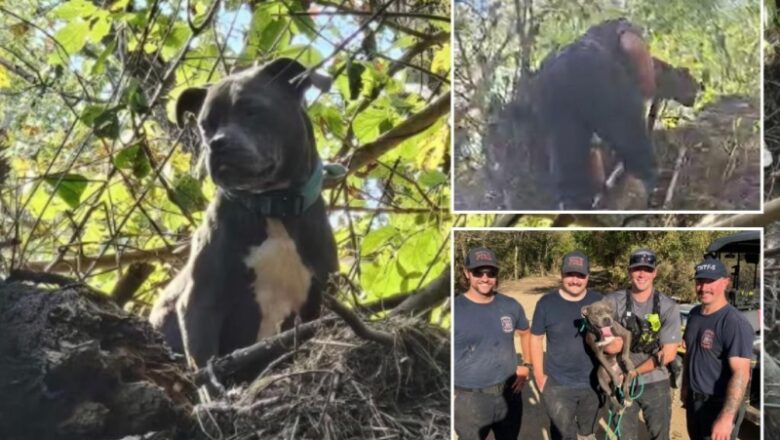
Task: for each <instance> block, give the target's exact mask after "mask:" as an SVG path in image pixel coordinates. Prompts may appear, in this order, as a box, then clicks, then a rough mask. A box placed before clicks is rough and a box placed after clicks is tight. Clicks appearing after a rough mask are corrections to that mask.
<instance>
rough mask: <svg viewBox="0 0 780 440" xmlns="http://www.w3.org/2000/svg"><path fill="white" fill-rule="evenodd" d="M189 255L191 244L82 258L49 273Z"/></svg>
mask: <svg viewBox="0 0 780 440" xmlns="http://www.w3.org/2000/svg"><path fill="white" fill-rule="evenodd" d="M188 253H189V244H187V245H186V246H182V247H178V248H171V249H169V248H167V247H160V248H156V249H149V250H142V251H132V252H125V253H123V254H121V255H116V254H109V255H102V256H100V257H81V258H72V259H67V260H62V261H60V262H59V263H57V264H56V265H54V267H51V268H50V269H49V272H60V273H62V272H69V271H71V270H74V268H77V267H80V266H85V265H91V264H94V269H105V268H110V267H116V265H117V261H119V262H121V263H123V264H131V263H140V262H144V261H152V260H159V261H168V260H172V259H174V258H178V257H182V258H185V257H186V256H187V255H188ZM49 264H51V263H50V262H45V261H34V262H29V263H26V264H25V265H24V268H25V269H27V270H31V271H42V270H44V269H46V266H48V265H49Z"/></svg>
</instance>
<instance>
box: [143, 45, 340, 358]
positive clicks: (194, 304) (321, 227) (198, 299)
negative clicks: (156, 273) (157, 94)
mask: <svg viewBox="0 0 780 440" xmlns="http://www.w3.org/2000/svg"><path fill="white" fill-rule="evenodd" d="M304 70H305V69H304V68H303V66H301V65H300V64H299V63H298V62H296V61H293V60H289V59H279V60H276V61H274V62H272V63H270V64H268V65H265V66H261V67H255V68H252V69H249V70H247V71H243V72H240V73H237V74H233V75H230V76H228V77H226V78H224V79H223V80H221V81H220V82H218V83H216V84H215V85H213V86H211V87H209V88H207V89H206V88H193V89H188V90H186V91H184V92H183V93H182V95H181V96H180V97H179V100H178V101H177V106H176V113H177V119H178V122H179V124H180V125H181V124H183V123H184V117H185V114H186V112H191V113H193V114H196V115H198V117H197V119H198V125H199V127H200V131H201V135H202V139H203V143H204V146H205V147H206V154H207V156H206V157H207V167H208V171H209V175H210V176H211V178H212V179H213V180H214V182H215V183H216V185H217V186H218V192H217V195H216V198H215V199H214V200H213V201H212V203H211V205H210V206H209V208H208V211H207V213H206V218H205V219H204V221H203V224H202V225H201V226H200V227H199V228H198V230H197V231H196V232H195V234H194V236H193V238H192V244H191V251H190V257H189V260H188V261H187V264H186V265H185V266H184V268H183V269H182V270H181V272H179V274H178V275H177V276H176V277H175V279H174V280H173V281H172V282H171V283H170V284H169V286H168V287H167V288H166V290H165V292H164V293H163V294H162V296H161V298H160V299H159V300H158V301H157V303H156V304H155V306H154V310H153V311H152V314H151V316H150V320H151V321H152V323H153V325H154V327H156V328H157V329H159V330H161V331H162V333H163V334H164V336H165V339H166V341H167V342H168V343H169V344H170V345H171V346H172V347H173V348H174V350H177V351H183V352H185V353H186V355H187V358H188V361H189V362H190V364H191V365H193V366H194V367H203V366H204V365H206V363H207V361H208V360H209V358H211V357H212V356H215V355H221V354H225V353H229V352H231V351H232V350H234V349H236V348H240V347H243V346H247V345H251V344H253V343H254V342H256V341H257V340H258V339H259V338H263V337H266V336H270V335H272V334H274V333H276V332H278V331H279V330H280V329H286V328H289V327H291V326H292V324H293V322H294V318H296V317H299V318H300V319H302V320H304V321H306V320H311V319H314V318H315V317H317V316H318V314H319V308H320V303H321V296H322V291H323V290H324V289H325V286H326V283H327V280H328V276H329V274H330V273H332V272H335V271H336V270H337V269H338V261H337V255H336V245H335V241H334V238H333V232H332V231H331V228H330V224H329V222H328V217H327V213H326V210H325V203H324V201H323V200H322V197H321V196H318V198H317V200H316V201H315V202H314V204H313V205H312V206H311V207H310V208H308V210H306V211H305V212H303V214H302V215H300V216H288V217H282V218H272V217H267V216H264V215H261V214H259V213H258V212H256V211H254V210H253V209H252V206H253V205H252V203H251V201H252V198H253V197H256V195H255V194H257V193H261V192H264V191H268V190H278V189H285V188H299V187H300V186H301V185H302V184H303V182H305V181H306V180H307V179H308V178H309V177H310V176H311V175H312V173H313V171H314V169H315V166H316V164H317V163H318V161H319V158H318V155H317V148H316V146H315V141H314V134H313V130H312V126H311V122H310V121H309V119H308V117H307V115H306V112H305V110H304V108H303V105H302V101H303V94H304V92H305V91H306V89H307V88H308V87H309V86H310V85H312V81H313V80H312V77H311V76H310V77H306V78H303V79H301V78H302V77H303V76H304V75H301V74H302V73H303V72H304ZM321 78H322V77H316V79H317V80H318V81H319V80H320V79H321Z"/></svg>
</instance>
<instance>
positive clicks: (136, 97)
mask: <svg viewBox="0 0 780 440" xmlns="http://www.w3.org/2000/svg"><path fill="white" fill-rule="evenodd" d="M124 100H125V102H126V103H127V105H128V107H130V111H132V112H133V113H137V114H145V113H147V112H148V111H149V103H148V102H147V101H146V95H144V91H143V89H142V88H141V85H140V84H139V83H138V80H137V79H135V78H132V79H131V80H130V84H129V85H128V87H127V88H126V89H125V94H124Z"/></svg>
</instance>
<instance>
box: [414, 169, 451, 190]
mask: <svg viewBox="0 0 780 440" xmlns="http://www.w3.org/2000/svg"><path fill="white" fill-rule="evenodd" d="M418 182H420V185H422V186H426V187H428V188H432V187H434V186H439V185H443V184H446V183H447V175H446V174H444V173H442V172H441V171H439V170H430V171H425V172H423V173H422V174H420V178H419V179H418Z"/></svg>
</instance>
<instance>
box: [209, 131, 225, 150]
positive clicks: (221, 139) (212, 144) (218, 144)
mask: <svg viewBox="0 0 780 440" xmlns="http://www.w3.org/2000/svg"><path fill="white" fill-rule="evenodd" d="M227 144H228V140H227V137H226V136H225V135H224V134H217V135H215V136H214V137H213V138H211V140H210V141H209V149H210V150H211V151H219V150H222V149H224V148H225V147H226V146H227Z"/></svg>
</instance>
